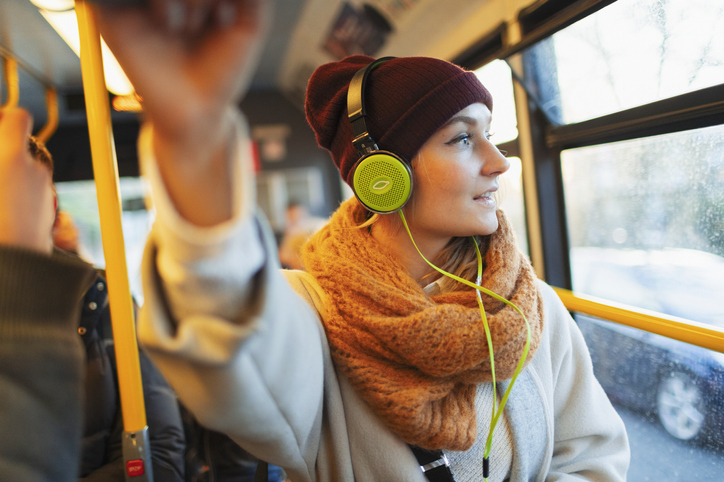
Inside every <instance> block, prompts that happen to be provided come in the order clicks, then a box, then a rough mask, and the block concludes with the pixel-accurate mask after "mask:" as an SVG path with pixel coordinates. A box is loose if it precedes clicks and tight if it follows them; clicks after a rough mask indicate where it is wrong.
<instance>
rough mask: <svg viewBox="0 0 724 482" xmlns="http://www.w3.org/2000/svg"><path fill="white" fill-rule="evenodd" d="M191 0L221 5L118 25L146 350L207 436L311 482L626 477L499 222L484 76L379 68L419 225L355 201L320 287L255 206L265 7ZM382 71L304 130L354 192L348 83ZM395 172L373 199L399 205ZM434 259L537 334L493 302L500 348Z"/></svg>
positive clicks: (576, 347)
mask: <svg viewBox="0 0 724 482" xmlns="http://www.w3.org/2000/svg"><path fill="white" fill-rule="evenodd" d="M165 3H166V2H160V1H159V2H158V4H159V5H160V6H161V7H162V6H163V5H165ZM182 3H184V2H182ZM185 4H186V5H187V6H193V7H194V8H197V9H200V10H203V7H204V6H206V7H207V10H206V12H207V13H206V14H207V16H208V17H207V21H206V22H205V23H204V22H202V23H201V24H200V25H202V27H199V25H197V24H192V23H191V22H186V23H184V22H180V23H178V22H177V23H176V24H174V25H173V27H174V28H171V27H169V28H168V30H166V31H163V30H160V29H158V27H157V23H156V24H154V22H158V21H159V18H160V19H162V20H163V19H166V20H168V18H167V17H163V15H161V16H160V17H159V16H158V15H160V14H159V13H158V12H159V11H160V12H164V11H165V10H164V9H163V8H156V9H154V10H153V12H155V13H154V15H156V17H155V20H154V17H151V16H150V15H148V16H147V15H145V14H144V13H143V12H142V11H136V10H121V11H117V10H102V11H101V13H102V15H101V20H102V27H103V32H104V36H105V38H106V40H107V41H108V43H109V45H111V47H112V48H113V49H114V50H115V51H116V55H117V57H118V58H119V61H120V62H121V64H122V65H123V66H124V68H125V69H126V72H127V74H128V75H129V77H130V78H131V80H132V82H134V85H135V86H136V88H137V90H138V91H139V93H140V94H141V95H142V96H143V97H144V100H145V103H146V104H145V105H146V107H145V110H146V113H147V115H148V118H149V122H148V123H147V124H146V125H145V127H144V129H143V132H142V134H141V138H140V141H139V147H140V150H141V156H142V158H143V162H144V170H145V172H146V175H147V177H148V178H149V180H150V183H151V185H152V191H153V202H154V204H155V207H156V209H157V212H158V218H157V222H156V225H155V227H154V230H153V233H152V235H151V238H150V241H149V246H148V249H147V254H146V258H145V280H144V281H145V289H146V304H145V306H144V314H143V315H142V319H141V323H140V326H139V338H140V339H141V341H142V342H143V343H144V344H145V345H146V348H147V350H148V352H149V353H150V354H151V355H152V356H153V358H154V361H155V362H156V363H157V365H158V366H159V368H160V369H161V370H162V371H163V372H164V375H165V376H166V377H167V379H168V380H169V382H170V383H171V385H172V386H173V387H174V389H175V390H176V392H177V393H178V395H179V397H180V398H181V400H182V401H183V403H184V404H185V405H186V406H187V407H188V408H189V409H190V410H191V411H192V412H193V413H194V414H195V415H196V416H197V417H198V419H199V420H200V422H201V423H202V424H204V425H206V426H208V427H209V428H212V429H215V430H219V431H223V432H226V433H228V434H229V435H230V436H231V437H232V438H233V439H234V440H235V441H237V442H238V443H239V444H240V445H241V446H242V447H244V448H245V449H246V450H248V451H249V452H251V453H253V454H254V455H256V456H258V457H259V458H261V459H263V460H266V461H269V462H271V463H274V464H276V465H279V466H281V467H282V468H284V469H285V471H286V472H287V474H288V475H289V476H290V478H291V480H293V481H313V480H314V481H351V480H360V481H392V480H394V481H416V482H421V481H424V480H425V477H426V475H425V474H423V471H422V470H421V467H420V466H421V463H420V462H418V460H417V459H416V455H414V454H413V451H412V450H411V448H410V446H411V445H412V446H415V447H421V448H423V449H428V450H433V451H436V452H434V454H433V458H432V459H431V460H430V461H431V462H433V464H432V466H428V467H427V468H430V469H431V470H429V472H428V473H427V475H428V476H430V477H436V476H438V474H439V473H440V472H441V471H440V470H438V469H437V468H434V467H435V466H436V465H439V464H443V465H444V464H449V466H450V474H451V475H452V476H453V477H454V480H456V481H457V482H463V481H478V480H482V479H483V470H484V469H483V459H484V458H485V459H487V462H486V465H488V467H487V471H489V474H487V475H488V480H491V481H492V480H494V481H503V480H511V481H528V480H568V479H570V480H582V479H583V480H596V481H603V480H606V481H619V480H625V476H626V470H627V467H628V461H629V451H628V442H627V437H626V433H625V430H624V427H623V424H622V422H621V420H620V418H619V417H618V416H617V414H616V412H615V411H614V410H613V408H612V407H611V405H610V403H609V401H608V399H607V398H606V395H605V393H604V392H603V390H602V389H601V387H600V385H599V384H598V382H597V381H596V380H595V378H594V376H593V371H592V367H591V361H590V357H589V355H588V352H587V350H586V347H585V344H584V341H583V338H582V336H581V334H580V332H579V331H578V329H577V327H576V325H575V323H574V322H573V320H572V319H571V317H570V315H569V314H568V312H567V311H566V310H565V308H564V307H563V305H562V304H561V302H560V300H558V299H557V297H556V295H555V294H554V292H553V291H552V290H551V289H550V288H549V287H548V286H546V285H545V284H544V283H542V282H539V281H538V280H536V279H535V276H534V274H533V271H532V269H531V267H530V265H529V263H528V261H527V259H526V258H525V257H524V256H523V255H522V254H521V253H520V252H519V251H518V250H517V248H516V247H515V246H516V245H515V240H514V235H513V233H512V231H511V229H510V227H509V225H508V223H507V221H506V219H505V216H504V214H503V213H502V211H500V210H499V209H497V206H496V201H495V196H494V193H495V192H496V190H497V188H498V184H497V178H498V176H499V175H500V174H502V173H504V172H505V171H506V170H507V169H508V162H507V160H506V159H505V158H504V157H503V156H502V155H501V154H500V152H499V151H498V150H497V149H496V147H495V146H494V145H493V144H492V143H491V142H490V139H489V137H490V123H491V113H492V98H491V96H490V94H489V93H488V91H487V90H486V89H485V87H483V86H482V85H481V84H480V82H479V81H478V80H477V78H476V77H475V75H474V74H473V73H471V72H467V71H464V70H462V69H460V68H459V67H457V66H455V65H453V64H450V63H448V62H445V61H441V60H437V59H429V58H419V57H418V58H399V59H392V60H388V61H386V62H383V63H380V64H379V65H376V66H375V67H374V68H373V69H370V70H369V76H368V79H367V82H366V83H365V84H364V89H363V90H364V97H365V101H364V105H365V107H366V124H367V129H368V133H369V135H370V136H371V137H372V139H374V141H376V143H377V147H379V148H380V149H384V150H386V151H391V152H392V153H394V154H395V155H396V156H400V158H401V160H402V162H403V163H405V164H406V165H408V167H410V169H411V178H412V190H411V197H410V200H409V201H408V202H407V204H406V205H405V206H404V207H403V208H402V213H403V214H404V219H403V217H402V216H399V215H398V214H395V213H392V214H387V215H373V214H372V213H371V212H370V211H369V210H368V209H366V208H365V207H363V205H362V203H361V202H360V201H359V200H358V199H357V198H352V199H350V200H349V201H346V202H344V203H343V204H342V205H341V206H340V208H339V209H338V210H337V212H336V213H335V214H334V215H333V216H332V218H331V220H330V221H329V223H328V224H327V225H326V226H325V227H324V228H323V229H322V230H321V231H319V232H318V233H317V234H316V235H315V236H314V237H313V238H312V239H311V240H310V242H309V243H308V245H307V246H306V247H305V249H304V253H303V258H304V264H305V268H306V269H307V272H301V271H286V272H281V271H279V270H278V262H277V261H276V259H275V254H274V253H276V248H275V247H274V242H273V239H274V238H273V235H272V234H271V232H270V230H269V229H268V228H267V227H266V224H265V222H264V220H263V219H262V217H261V216H259V215H258V214H256V210H255V207H254V203H253V199H254V196H253V177H252V173H251V169H250V159H251V154H250V149H249V141H248V134H247V128H246V126H245V123H244V120H243V118H241V117H240V116H239V115H238V114H236V113H234V112H233V109H229V107H230V106H232V105H233V103H234V101H235V100H236V99H237V97H238V95H239V94H240V92H242V91H243V86H241V84H240V82H239V81H238V80H236V79H238V78H242V79H243V78H246V77H248V72H249V67H248V61H249V59H253V57H254V55H255V54H254V52H255V48H256V47H255V36H254V32H255V31H257V30H258V29H261V28H262V27H261V26H262V24H263V20H262V19H263V18H264V13H263V12H264V6H263V5H262V4H259V3H256V2H241V3H236V4H235V5H237V6H238V7H240V8H241V10H240V11H239V12H238V15H237V16H235V17H233V20H231V21H229V20H228V19H227V20H225V21H224V22H221V21H220V20H219V18H220V14H219V10H220V7H219V4H218V2H192V1H191V0H189V1H188V2H186V3H185ZM159 5H157V6H159ZM242 7H243V8H242ZM176 13H178V12H176ZM176 13H175V14H174V15H176ZM222 23H223V27H222V26H220V25H221V24H222ZM128 32H133V34H131V35H128ZM124 35H126V36H124ZM183 36H187V37H189V38H192V39H193V42H188V41H185V42H180V41H179V38H181V37H183ZM149 46H151V47H152V48H149ZM372 61H373V59H371V58H369V57H363V56H355V57H350V58H347V59H344V60H342V61H340V62H335V63H332V64H327V65H325V66H322V67H320V68H319V69H318V70H317V71H316V72H315V74H314V75H313V76H312V78H311V79H310V81H309V86H308V92H307V107H306V110H307V118H308V120H309V122H310V124H311V126H312V128H313V130H314V131H315V134H316V136H317V140H318V142H319V144H320V145H321V146H322V147H325V148H326V149H328V150H329V151H330V153H331V154H332V159H333V160H334V162H335V164H336V165H337V166H338V168H339V169H340V172H341V175H342V177H343V179H345V180H346V181H347V182H348V183H350V184H354V183H355V171H356V170H355V165H356V164H357V162H358V160H359V158H360V152H358V151H362V153H363V154H364V153H366V152H367V151H370V150H371V151H373V153H374V151H375V148H374V147H373V146H371V144H370V143H368V142H366V141H365V142H363V144H364V145H363V146H362V147H361V148H359V149H358V148H357V146H354V145H353V138H354V137H355V135H358V134H360V132H358V131H355V129H356V128H353V127H352V124H351V122H350V120H349V118H348V113H347V103H348V94H349V90H350V82H351V81H352V79H353V77H354V76H355V74H356V73H357V72H360V71H363V70H362V69H365V68H366V67H367V66H368V65H369V64H370V63H371V62H372ZM199 66H204V67H205V68H206V71H205V74H206V76H205V77H202V76H201V74H200V73H199V71H198V70H199V69H196V68H193V67H199ZM164 78H168V79H171V78H173V79H174V83H173V87H172V88H170V89H169V87H168V86H167V85H165V84H164V83H163V79H164ZM354 89H356V87H355V88H353V90H354ZM169 90H176V93H177V96H176V97H175V98H174V97H172V96H170V95H169V93H168V91H169ZM403 171H404V168H403ZM385 176H387V175H386V174H385V175H384V176H381V177H379V178H375V179H373V180H372V183H371V186H373V188H375V189H376V188H380V189H381V190H382V189H384V188H385V186H386V185H387V184H385V183H387V182H388V180H389V179H388V177H385ZM383 178H384V179H383ZM380 180H382V181H383V182H382V184H379V181H380ZM358 196H359V198H360V200H362V201H364V200H365V199H366V195H364V194H360V193H359V192H358ZM375 210H377V211H379V209H375ZM408 228H409V233H408V230H407V229H408ZM473 239H475V243H474V242H473ZM413 240H414V242H413ZM475 244H478V245H479V249H480V250H481V251H482V253H483V254H482V258H483V261H482V263H481V268H482V274H481V276H478V262H477V254H476V247H475ZM418 249H419V251H418ZM423 255H424V257H425V258H427V259H429V260H432V261H434V262H435V263H436V264H438V265H440V266H441V267H442V268H443V269H445V270H447V271H449V272H451V273H453V274H455V275H458V276H460V277H461V278H463V279H465V280H467V281H466V283H471V282H474V283H476V284H480V285H482V286H483V287H485V288H487V289H489V290H492V291H493V292H495V293H497V294H498V295H500V296H502V297H504V298H506V299H507V300H510V301H512V302H513V303H514V304H515V305H516V306H517V307H518V308H519V309H520V310H521V312H522V313H523V314H524V315H525V317H526V318H527V322H526V321H525V320H524V318H523V317H522V316H521V314H519V313H518V311H517V310H516V309H515V308H513V307H511V306H509V305H507V304H505V303H503V302H501V301H500V300H498V299H496V298H495V297H493V296H488V295H487V294H486V295H483V296H482V298H481V299H482V301H483V303H484V305H485V311H486V313H487V316H486V318H487V324H488V325H489V328H490V330H489V331H490V338H488V335H487V334H486V330H485V328H484V322H483V320H482V318H481V312H480V310H479V306H478V298H477V295H476V292H477V291H476V290H474V289H471V288H470V286H468V285H467V284H464V283H460V282H457V281H455V280H452V279H449V278H447V277H441V276H440V274H439V273H438V272H437V271H436V270H434V269H433V268H432V267H430V265H428V264H427V262H426V261H425V259H423V257H422V256H423ZM527 325H528V326H529V328H530V329H528V326H527ZM529 331H530V334H529ZM488 340H490V343H491V344H492V349H493V352H494V356H495V357H494V363H495V373H496V375H497V379H496V381H497V384H495V385H494V384H493V382H492V380H493V373H492V370H491V365H492V363H491V361H490V356H489V350H488V347H489V342H488ZM526 350H529V351H527V353H526ZM519 362H520V363H522V364H525V368H524V369H523V370H522V372H520V375H519V376H518V377H517V381H515V383H514V388H513V389H512V391H511V393H510V396H509V398H508V399H507V405H506V407H505V410H504V411H502V412H501V413H502V415H501V416H500V418H499V419H498V422H497V424H493V425H494V426H495V429H494V431H493V437H492V444H491V445H490V449H489V450H488V447H486V443H487V441H488V433H489V427H490V425H491V418H493V417H491V413H493V409H494V408H495V407H496V406H497V405H498V404H499V403H500V402H501V401H502V398H504V397H505V396H504V395H503V394H504V391H505V389H506V388H507V387H509V386H510V384H511V381H510V380H511V378H512V377H513V376H514V374H516V367H517V366H518V364H519ZM496 389H497V390H496ZM415 450H416V451H417V449H415ZM440 452H441V453H440ZM425 455H429V454H423V456H425ZM443 455H444V457H443ZM438 459H439V460H440V461H439V462H438ZM422 463H423V464H425V463H427V462H422ZM446 471H447V469H443V472H446ZM450 474H447V472H446V476H449V475H450ZM431 480H446V479H431ZM447 480H449V479H447Z"/></svg>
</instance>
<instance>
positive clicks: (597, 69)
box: [540, 0, 724, 124]
mask: <svg viewBox="0 0 724 482" xmlns="http://www.w3.org/2000/svg"><path fill="white" fill-rule="evenodd" d="M550 40H551V41H552V43H553V52H554V54H553V55H550V56H546V57H545V58H544V62H547V63H548V64H549V65H548V68H549V69H550V72H551V73H555V76H556V77H557V81H558V85H559V87H560V94H559V95H560V97H559V98H558V99H556V100H557V102H556V103H557V104H559V106H560V116H561V117H560V120H561V121H562V123H565V124H568V123H572V122H580V121H584V120H588V119H592V118H594V117H599V116H602V115H605V114H610V113H612V112H616V111H620V110H624V109H628V108H631V107H635V106H639V105H643V104H647V103H650V102H654V101H657V100H661V99H665V98H668V97H673V96H675V95H679V94H684V93H686V92H692V91H695V90H698V89H702V88H705V87H710V86H712V85H716V84H719V83H721V81H722V79H724V5H722V4H721V3H718V4H716V3H712V2H710V1H708V0H693V1H692V0H670V1H666V2H662V1H659V0H633V1H625V2H615V3H613V4H611V5H609V6H607V7H606V8H604V9H602V10H601V11H599V12H597V13H596V14H594V15H591V16H589V17H587V18H585V19H583V20H581V21H579V22H577V23H575V24H574V25H572V26H570V27H568V28H566V29H564V30H562V31H560V32H559V33H557V34H555V35H553V36H552V37H551V39H550ZM540 50H543V49H540ZM544 93H545V92H544ZM546 100H547V101H548V102H550V101H551V100H552V99H546Z"/></svg>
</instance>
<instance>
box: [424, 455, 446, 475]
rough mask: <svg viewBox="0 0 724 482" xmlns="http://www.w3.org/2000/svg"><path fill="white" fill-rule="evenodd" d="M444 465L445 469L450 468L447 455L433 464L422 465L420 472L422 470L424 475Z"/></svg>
mask: <svg viewBox="0 0 724 482" xmlns="http://www.w3.org/2000/svg"><path fill="white" fill-rule="evenodd" d="M443 465H444V466H445V467H450V461H449V460H448V458H447V455H445V454H442V456H441V457H440V458H439V459H437V460H435V461H433V462H430V463H429V464H425V465H421V466H420V470H422V473H423V474H424V473H425V472H427V471H429V470H432V469H436V468H438V467H442V466H443Z"/></svg>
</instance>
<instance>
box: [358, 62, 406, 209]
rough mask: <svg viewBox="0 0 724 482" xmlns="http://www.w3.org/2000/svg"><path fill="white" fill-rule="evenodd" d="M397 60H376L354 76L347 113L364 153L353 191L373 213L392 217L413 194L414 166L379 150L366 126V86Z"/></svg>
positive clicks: (360, 152) (361, 156)
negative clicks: (385, 64) (380, 69)
mask: <svg viewBox="0 0 724 482" xmlns="http://www.w3.org/2000/svg"><path fill="white" fill-rule="evenodd" d="M393 58H394V57H383V58H381V59H378V60H375V61H374V62H372V63H370V64H369V65H367V66H366V67H363V68H361V69H360V70H358V71H357V73H356V74H354V77H352V81H351V82H350V84H349V90H348V92H347V114H348V117H349V121H350V122H351V123H352V131H353V133H354V140H353V141H352V144H353V145H354V147H355V148H356V149H357V152H359V154H360V159H359V161H357V164H355V166H354V168H353V175H352V190H353V191H354V195H355V196H356V197H357V199H358V200H359V202H360V203H362V205H363V206H364V207H365V208H367V209H369V210H370V211H372V212H375V213H379V214H389V213H393V212H395V211H397V210H399V209H401V208H402V207H403V206H404V205H405V203H407V201H408V200H409V199H410V194H411V193H412V171H410V164H409V162H407V161H406V160H405V159H404V158H402V157H401V156H399V155H397V154H395V153H393V152H390V151H383V150H380V149H379V148H378V147H377V144H376V143H375V141H374V139H373V138H372V136H371V135H370V133H369V131H368V130H367V124H366V123H365V115H366V114H367V112H366V109H365V85H366V83H367V78H368V77H369V74H370V72H372V70H373V69H374V68H375V67H377V66H379V65H380V64H381V63H383V62H386V61H388V60H390V59H393Z"/></svg>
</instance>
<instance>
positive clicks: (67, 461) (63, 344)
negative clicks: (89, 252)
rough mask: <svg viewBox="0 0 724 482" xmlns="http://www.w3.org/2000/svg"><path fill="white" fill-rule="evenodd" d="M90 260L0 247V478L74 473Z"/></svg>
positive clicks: (64, 478) (56, 477)
mask: <svg viewBox="0 0 724 482" xmlns="http://www.w3.org/2000/svg"><path fill="white" fill-rule="evenodd" d="M94 276H95V274H94V272H93V269H92V268H91V267H90V266H87V265H85V264H84V263H80V262H78V261H74V260H70V259H58V258H57V257H53V258H51V257H49V256H44V255H40V254H36V253H33V252H30V251H25V250H22V249H16V248H9V247H0V393H1V394H2V395H1V396H0V434H2V437H0V474H2V475H0V478H2V479H3V480H23V481H33V482H43V481H60V482H71V481H73V482H74V481H75V480H76V477H77V473H78V458H79V456H80V438H81V427H82V414H81V404H82V387H83V367H84V364H85V350H84V349H83V346H82V344H81V341H80V337H79V336H78V331H77V330H78V309H79V303H78V300H80V299H81V297H82V296H83V292H84V291H85V289H86V288H87V287H88V286H89V285H90V283H91V281H92V279H93V277H94Z"/></svg>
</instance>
